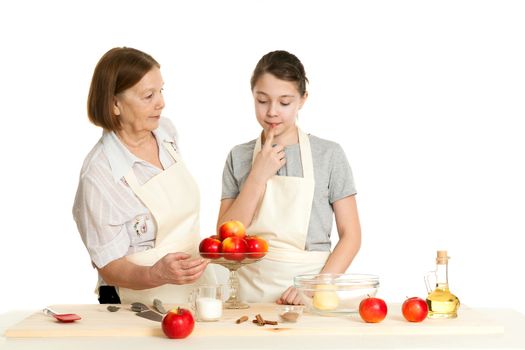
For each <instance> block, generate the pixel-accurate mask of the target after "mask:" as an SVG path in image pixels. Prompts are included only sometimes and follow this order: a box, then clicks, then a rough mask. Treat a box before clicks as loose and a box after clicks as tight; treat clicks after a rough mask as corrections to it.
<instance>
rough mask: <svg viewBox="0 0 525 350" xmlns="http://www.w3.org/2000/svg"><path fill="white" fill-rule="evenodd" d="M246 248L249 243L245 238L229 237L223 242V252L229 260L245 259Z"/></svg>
mask: <svg viewBox="0 0 525 350" xmlns="http://www.w3.org/2000/svg"><path fill="white" fill-rule="evenodd" d="M246 250H247V245H246V241H245V240H244V239H243V238H239V237H235V236H233V237H228V238H226V239H225V240H224V241H222V243H221V252H222V253H223V254H224V258H225V259H228V260H237V261H241V260H242V259H244V253H246Z"/></svg>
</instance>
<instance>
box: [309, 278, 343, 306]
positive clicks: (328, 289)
mask: <svg viewBox="0 0 525 350" xmlns="http://www.w3.org/2000/svg"><path fill="white" fill-rule="evenodd" d="M315 289H316V292H315V293H314V298H313V301H312V302H313V305H314V307H315V308H316V309H318V310H323V311H329V310H335V309H337V306H339V297H338V296H337V293H336V292H335V287H334V286H333V285H329V284H321V285H318V286H316V288H315Z"/></svg>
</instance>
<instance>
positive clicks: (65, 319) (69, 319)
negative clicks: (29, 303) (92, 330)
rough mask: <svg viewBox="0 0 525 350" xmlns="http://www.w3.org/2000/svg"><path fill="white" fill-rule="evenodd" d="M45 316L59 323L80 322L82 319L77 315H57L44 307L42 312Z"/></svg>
mask: <svg viewBox="0 0 525 350" xmlns="http://www.w3.org/2000/svg"><path fill="white" fill-rule="evenodd" d="M42 311H43V312H44V314H45V315H47V316H52V317H54V318H56V319H57V320H58V321H60V322H65V323H68V322H74V321H77V320H80V319H81V318H82V317H80V316H79V315H77V314H57V313H56V312H55V311H53V310H51V309H50V308H48V307H46V308H45V309H44V310H42Z"/></svg>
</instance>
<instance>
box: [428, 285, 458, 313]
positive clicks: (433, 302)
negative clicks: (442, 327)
mask: <svg viewBox="0 0 525 350" xmlns="http://www.w3.org/2000/svg"><path fill="white" fill-rule="evenodd" d="M427 305H428V317H429V318H456V317H457V316H458V308H459V299H458V298H457V297H456V296H455V295H454V294H452V293H450V291H449V290H448V288H447V287H442V286H438V287H437V288H436V289H435V290H434V291H433V292H431V293H430V294H428V297H427Z"/></svg>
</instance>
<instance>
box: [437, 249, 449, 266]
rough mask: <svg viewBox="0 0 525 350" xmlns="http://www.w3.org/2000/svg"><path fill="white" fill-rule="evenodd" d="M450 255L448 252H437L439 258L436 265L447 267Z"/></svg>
mask: <svg viewBox="0 0 525 350" xmlns="http://www.w3.org/2000/svg"><path fill="white" fill-rule="evenodd" d="M448 259H449V257H448V255H447V251H446V250H438V251H437V258H436V263H437V264H439V265H446V264H448Z"/></svg>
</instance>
